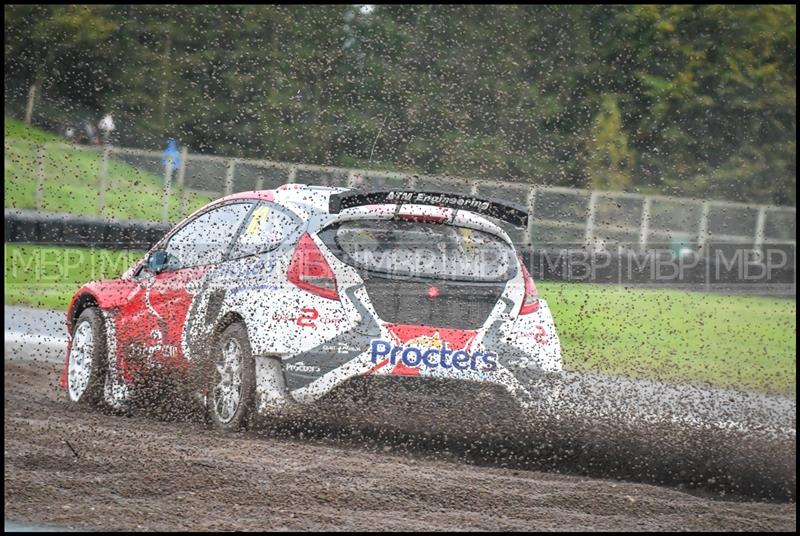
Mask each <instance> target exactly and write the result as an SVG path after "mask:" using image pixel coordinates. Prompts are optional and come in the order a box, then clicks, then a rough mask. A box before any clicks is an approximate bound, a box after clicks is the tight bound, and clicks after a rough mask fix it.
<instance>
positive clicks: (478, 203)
mask: <svg viewBox="0 0 800 536" xmlns="http://www.w3.org/2000/svg"><path fill="white" fill-rule="evenodd" d="M386 200H387V201H400V202H403V203H418V204H422V205H443V206H447V207H451V208H463V209H466V210H469V209H472V210H487V209H488V208H489V203H488V202H487V201H482V200H480V199H475V198H472V197H455V196H450V195H447V194H430V193H425V192H403V191H400V192H397V191H392V192H389V193H388V194H387V196H386Z"/></svg>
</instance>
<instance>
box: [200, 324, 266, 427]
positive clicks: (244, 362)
mask: <svg viewBox="0 0 800 536" xmlns="http://www.w3.org/2000/svg"><path fill="white" fill-rule="evenodd" d="M209 376H210V381H209V385H208V413H209V417H210V419H211V422H212V424H213V425H214V427H215V428H217V429H219V430H222V431H225V432H233V431H238V430H242V429H244V428H246V427H247V423H248V419H249V417H250V412H251V410H252V408H253V401H254V398H255V361H254V359H253V354H252V351H251V349H250V341H249V340H248V338H247V330H246V329H245V327H244V325H242V324H241V323H238V322H237V323H233V324H231V325H230V326H228V327H227V328H226V329H225V330H224V331H223V332H222V334H221V335H220V337H219V338H218V339H217V342H216V344H215V345H214V348H213V350H212V356H211V370H210V374H209Z"/></svg>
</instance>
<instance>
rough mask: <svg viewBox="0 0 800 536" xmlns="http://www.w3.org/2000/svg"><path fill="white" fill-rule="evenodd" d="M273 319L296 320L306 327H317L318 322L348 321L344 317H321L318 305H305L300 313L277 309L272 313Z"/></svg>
mask: <svg viewBox="0 0 800 536" xmlns="http://www.w3.org/2000/svg"><path fill="white" fill-rule="evenodd" d="M272 320H277V321H279V322H294V323H295V324H297V325H298V326H301V327H304V328H315V327H317V324H334V325H338V324H344V323H345V322H347V320H345V319H344V318H325V317H320V314H319V311H317V308H316V307H304V308H302V309H300V314H299V315H298V314H295V313H281V312H278V311H275V312H274V313H272Z"/></svg>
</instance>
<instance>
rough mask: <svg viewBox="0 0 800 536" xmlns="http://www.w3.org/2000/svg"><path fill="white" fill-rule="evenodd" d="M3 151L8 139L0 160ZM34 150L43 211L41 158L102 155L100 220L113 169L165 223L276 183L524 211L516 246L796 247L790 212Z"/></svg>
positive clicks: (210, 160)
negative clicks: (464, 198) (437, 193)
mask: <svg viewBox="0 0 800 536" xmlns="http://www.w3.org/2000/svg"><path fill="white" fill-rule="evenodd" d="M15 143H16V142H15ZM8 147H9V142H8V141H7V142H6V151H7V152H8ZM36 147H37V148H38V151H37V152H36V155H37V156H36V160H37V162H36V164H35V166H33V167H35V170H31V171H34V173H35V174H36V183H37V184H36V207H35V208H37V209H40V208H42V201H43V199H42V193H43V192H44V191H45V184H44V183H45V181H46V180H47V179H46V173H45V166H46V164H47V162H46V160H47V158H48V155H52V154H53V152H54V151H56V152H62V154H63V152H66V153H67V154H69V152H70V151H97V152H99V153H101V156H100V158H99V162H100V163H99V166H98V169H97V171H96V172H97V177H96V184H97V213H98V214H104V208H105V200H106V196H107V195H108V194H109V192H111V191H115V190H118V189H119V188H121V187H122V186H123V185H122V184H115V183H114V181H113V180H112V179H110V178H109V164H110V163H111V162H114V161H119V162H125V163H127V164H129V165H131V166H133V167H135V168H136V169H137V170H140V171H141V172H142V173H143V174H148V175H154V176H156V177H157V182H158V183H159V184H158V188H159V189H160V192H161V195H160V204H161V207H160V208H161V210H160V214H161V221H163V222H166V221H168V220H169V219H170V215H171V216H172V219H174V218H175V216H176V215H179V216H183V215H185V214H186V213H187V212H188V211H189V210H190V207H189V199H190V198H191V196H193V195H195V196H196V195H207V196H210V197H218V196H220V195H225V194H230V193H234V192H239V191H245V190H261V189H270V188H275V187H277V186H279V185H281V184H284V183H305V184H315V185H324V186H350V187H357V186H369V187H392V188H408V189H415V190H425V189H431V190H443V191H449V192H454V193H467V194H473V195H478V196H484V197H491V198H495V199H501V200H505V201H509V202H512V203H515V204H518V205H521V206H523V207H526V208H527V209H528V211H529V213H530V215H531V217H530V220H529V226H528V229H527V232H525V231H524V230H522V231H521V230H519V229H515V228H513V227H510V226H504V227H505V228H506V230H507V231H508V232H509V234H510V235H511V236H512V238H513V239H514V240H515V241H519V242H528V243H533V244H538V245H546V244H582V245H583V246H584V247H587V248H590V249H603V248H609V247H624V248H630V249H632V250H635V251H639V252H643V251H645V250H647V249H648V248H651V247H654V246H658V247H664V246H665V245H666V246H669V247H672V248H673V249H676V250H681V249H685V248H689V249H691V250H698V249H702V246H703V245H704V244H706V243H708V242H710V241H713V242H714V243H717V244H719V243H726V242H730V243H732V244H733V243H736V244H752V246H753V249H755V250H760V249H761V248H762V247H763V246H765V245H773V244H781V245H790V246H794V245H795V241H796V208H794V207H781V206H770V205H758V204H746V203H732V202H728V201H716V200H704V199H690V198H679V197H668V196H662V195H641V194H634V193H623V192H606V191H596V190H595V191H590V190H582V189H576V188H564V187H554V186H540V185H533V186H532V185H529V184H522V183H513V182H499V181H483V180H466V179H459V178H453V177H440V176H426V175H411V174H406V173H397V172H385V171H375V170H366V169H349V168H339V167H327V166H317V165H309V164H293V163H287V162H273V161H269V160H256V159H245V158H227V157H220V156H211V155H202V154H191V153H189V152H188V151H187V150H186V149H184V150H183V151H182V153H181V158H180V165H179V166H165V165H163V163H162V158H163V156H164V154H163V153H162V152H160V151H146V150H139V149H126V148H120V147H112V146H106V147H86V146H74V145H68V144H61V143H52V144H39V145H37V146H36ZM6 158H8V155H6ZM173 168H174V169H173ZM76 172H80V170H76ZM91 180H94V178H91ZM176 194H177V196H178V197H177V199H178V200H177V201H176ZM130 195H134V194H133V193H131V194H130ZM170 203H172V204H173V206H170ZM176 203H178V204H179V206H178V207H175V206H174V204H176ZM176 209H177V210H176Z"/></svg>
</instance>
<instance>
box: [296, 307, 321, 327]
mask: <svg viewBox="0 0 800 536" xmlns="http://www.w3.org/2000/svg"><path fill="white" fill-rule="evenodd" d="M300 313H301V314H300V316H298V317H297V325H298V326H302V327H306V328H314V327H316V326H317V324H316V322H315V321H316V320H317V319H318V318H319V311H317V310H316V309H315V308H313V307H304V308H303V309H300Z"/></svg>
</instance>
